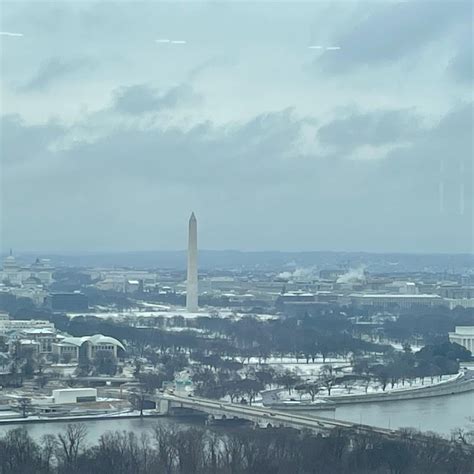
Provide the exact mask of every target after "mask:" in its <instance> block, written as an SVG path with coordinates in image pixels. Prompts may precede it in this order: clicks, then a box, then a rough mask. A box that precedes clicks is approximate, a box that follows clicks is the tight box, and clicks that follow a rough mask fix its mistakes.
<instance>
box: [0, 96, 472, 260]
mask: <svg viewBox="0 0 474 474" xmlns="http://www.w3.org/2000/svg"><path fill="white" fill-rule="evenodd" d="M471 112H472V105H471V104H469V105H465V106H463V107H460V108H458V109H455V110H453V111H452V112H450V113H449V114H447V115H446V116H445V117H444V118H443V119H442V120H441V121H440V122H439V124H437V125H436V126H434V127H432V128H429V129H417V130H415V131H414V132H412V134H411V138H412V143H411V145H410V146H409V147H408V148H405V149H401V150H396V151H394V152H393V153H391V154H389V156H388V157H387V159H386V160H383V161H382V162H356V161H350V160H349V161H348V160H344V159H339V160H335V159H334V158H331V157H325V156H318V155H315V154H305V153H303V152H302V151H301V149H300V148H299V145H298V143H299V138H300V134H301V132H302V130H303V129H304V127H305V126H306V124H307V123H310V122H311V120H306V119H304V118H303V119H301V118H297V117H296V116H295V114H294V112H293V111H291V110H283V111H280V112H273V113H268V114H263V115H261V116H258V117H255V118H253V119H251V120H249V121H247V122H244V123H240V124H237V123H232V124H228V125H225V126H218V127H216V126H214V125H212V124H211V123H209V122H203V123H201V124H199V125H196V126H195V127H193V128H191V129H189V130H183V129H180V128H178V127H173V128H170V127H166V126H165V127H155V128H153V129H147V130H142V129H140V128H139V127H138V126H137V127H136V128H135V127H130V125H127V126H124V127H120V126H118V127H117V126H115V127H114V129H113V130H111V131H110V132H108V133H106V134H105V135H104V136H102V137H101V138H98V139H97V140H95V141H94V142H92V143H84V142H78V143H75V144H73V146H71V147H70V148H68V149H66V150H62V151H51V147H50V145H51V142H53V141H54V140H55V139H56V133H55V132H52V131H51V130H46V129H45V130H44V131H43V141H41V142H38V143H39V149H36V150H35V149H33V148H30V149H29V151H28V150H25V152H27V153H29V156H28V157H27V159H29V160H35V156H36V154H38V153H40V154H41V156H42V163H43V166H44V170H43V171H42V172H39V171H38V169H37V168H34V169H33V170H32V169H31V167H30V166H29V165H28V166H22V167H21V168H19V167H18V163H16V162H11V163H9V165H8V166H6V167H5V170H4V171H5V176H6V183H5V184H6V186H5V187H4V195H3V197H4V204H5V209H7V212H6V213H5V214H6V217H5V219H6V225H5V228H6V229H8V228H10V226H9V225H7V224H13V222H14V220H17V219H19V218H21V216H24V215H25V209H28V215H30V214H31V213H33V214H38V215H41V216H42V218H43V219H44V220H45V221H46V222H50V221H51V222H53V223H54V222H56V216H57V215H60V216H61V222H59V221H58V223H57V225H58V226H61V231H60V232H59V234H58V235H57V236H56V237H54V239H57V241H55V240H54V239H53V240H49V241H48V238H49V239H51V236H50V237H48V236H49V233H48V232H49V231H48V230H47V228H45V227H41V229H40V230H38V234H37V236H36V237H37V238H38V241H39V242H41V241H42V239H44V241H45V242H50V244H51V243H54V245H55V246H60V245H61V244H60V242H61V240H60V239H67V241H68V242H76V243H75V244H74V245H87V246H88V247H92V248H99V247H100V246H101V245H102V244H101V242H104V244H103V245H105V242H107V244H106V245H107V246H109V248H110V246H111V245H112V244H111V243H110V241H109V240H108V238H107V236H109V235H110V234H111V233H113V234H114V235H115V244H113V245H115V246H116V248H117V247H118V248H131V246H133V245H137V242H139V245H140V248H157V247H160V248H170V247H171V248H172V247H173V246H174V247H176V237H172V236H171V235H170V236H169V237H166V238H165V237H164V236H165V235H167V232H168V231H170V229H174V230H173V232H181V231H179V226H180V220H179V219H183V218H185V216H186V214H187V212H188V211H189V209H190V208H191V207H192V208H194V209H195V210H197V212H199V214H200V216H201V217H202V220H203V221H204V222H207V226H208V227H207V230H203V233H202V241H203V242H205V243H206V246H209V247H214V248H217V247H219V243H218V242H222V244H221V245H223V246H224V247H233V246H239V245H238V244H239V242H240V247H244V248H245V247H247V248H259V249H262V248H268V242H267V239H268V238H272V239H273V240H272V241H273V242H276V243H275V244H273V245H276V246H277V248H294V247H293V246H294V245H296V246H297V248H338V249H364V248H367V246H368V245H369V246H370V248H372V249H377V250H394V249H396V250H412V251H413V250H423V251H446V250H448V249H450V250H451V251H467V250H469V248H470V240H471V239H470V235H471V234H470V227H469V226H470V225H471V224H472V222H471V219H470V218H469V215H470V212H472V204H469V203H470V202H471V203H472V188H471V187H470V186H469V185H468V183H466V186H465V193H466V196H465V198H466V203H467V204H466V206H467V207H466V211H465V214H464V215H459V212H458V207H457V203H458V194H459V193H458V189H459V184H460V181H459V179H461V178H460V176H459V164H460V160H462V159H464V160H466V168H465V171H466V172H468V170H469V168H468V161H467V160H469V156H470V155H469V153H470V152H471V149H472V139H471V138H469V137H470V135H469V133H468V129H469V123H470V122H469V120H468V118H469V113H471ZM403 113H404V112H403V111H398V112H393V111H387V112H386V113H384V112H383V111H377V112H375V113H374V117H370V114H364V115H362V118H356V120H355V121H356V122H357V120H360V121H362V122H363V123H367V124H369V128H370V126H371V125H370V124H380V123H383V124H384V126H383V127H382V129H381V130H382V131H381V132H380V134H381V135H385V136H386V137H387V138H386V139H387V140H388V139H389V140H395V139H397V140H402V139H403V133H402V130H404V127H405V125H403V124H402V125H400V123H399V122H400V121H401V122H403V120H402V116H403ZM20 125H21V124H20ZM17 128H18V129H19V130H20V131H22V132H21V133H20V131H18V133H17V134H16V138H15V140H14V141H12V142H10V143H9V144H8V147H9V148H12V149H15V148H16V147H17V144H18V143H19V142H23V141H24V139H25V137H26V136H30V134H31V133H32V131H31V130H30V128H31V127H28V126H26V125H24V124H23V125H21V126H20V127H18V123H17ZM362 128H363V127H362ZM362 128H361V130H362ZM322 129H323V130H326V132H325V133H326V134H327V136H326V139H328V140H329V138H328V137H330V140H333V139H335V138H336V131H335V124H334V123H332V124H327V125H325V126H323V127H322ZM331 129H332V131H331V134H334V135H331V134H329V133H328V130H331ZM391 129H393V130H395V131H396V133H395V134H392V133H389V131H390V130H391ZM384 130H385V131H384ZM34 132H35V133H37V132H38V130H34ZM340 132H341V134H342V135H343V127H341V128H340ZM342 135H341V137H342ZM48 137H49V138H48ZM348 140H349V142H350V143H352V144H354V145H357V144H358V143H359V141H357V140H354V139H353V137H352V136H351V135H350V136H349V139H348ZM48 142H49V143H48ZM363 142H364V143H371V144H377V143H380V140H379V138H378V134H374V135H370V134H369V135H366V136H364V138H363ZM5 151H6V152H7V153H8V152H9V151H8V150H5ZM447 153H449V155H448V154H447ZM440 159H445V160H448V161H447V163H448V164H447V168H448V169H450V168H452V170H451V172H450V174H449V176H446V177H445V179H446V182H447V183H448V184H449V186H447V197H446V199H447V204H446V213H445V214H440V212H439V208H438V196H437V186H438V182H439V179H440V176H439V160H440ZM52 164H54V166H50V165H52ZM105 176H106V177H107V179H106V180H104V177H105ZM44 186H47V188H48V193H42V192H41V189H43V188H44ZM17 189H23V192H22V193H17V192H16V190H17ZM104 193H105V194H104ZM104 195H106V196H107V198H106V199H104ZM170 202H172V203H173V205H172V206H170V205H169V203H170ZM26 203H28V205H27V204H26ZM328 203H330V205H328ZM64 207H67V209H68V212H67V213H63V212H61V209H63V208H64ZM156 212H158V213H159V215H160V219H158V220H156V219H149V218H147V217H146V216H147V215H152V214H153V215H154V214H156ZM14 216H15V217H14ZM33 221H34V219H33ZM80 222H90V223H91V225H93V226H94V233H93V235H90V236H88V237H87V238H86V240H84V236H83V232H80V228H79V227H78V225H79V224H78V223H80ZM235 222H238V229H235V228H234V223H235ZM29 224H32V223H31V221H30V222H29ZM52 225H53V224H52ZM54 225H56V224H54ZM54 225H53V227H54ZM216 225H218V228H216V227H215V226H216ZM38 226H39V224H38ZM131 226H132V227H133V228H134V229H135V232H134V233H133V238H129V237H128V236H127V235H125V234H124V233H123V232H121V231H120V229H122V228H131ZM11 228H14V227H11ZM296 228H298V229H299V230H298V236H295V234H294V232H293V231H290V230H291V229H296ZM316 228H317V229H318V230H317V231H316ZM146 229H148V231H147V230H146ZM244 229H252V232H251V234H249V235H246V234H245V232H244ZM364 229H365V230H364ZM447 229H450V230H449V232H448V230H447ZM452 229H456V232H457V235H458V237H457V240H456V241H453V240H452V238H451V237H452V234H451V231H452ZM237 230H239V231H238V232H237V234H235V232H236V231H237ZM150 231H151V234H150ZM366 231H367V232H369V234H370V237H367V233H366ZM75 235H82V238H81V239H79V240H77V238H76V237H75ZM154 235H160V236H161V238H160V239H161V240H160V242H161V244H160V243H159V242H156V241H154V237H153V236H154ZM173 235H175V234H173ZM271 236H273V237H271ZM12 238H13V237H12V236H9V240H11V239H12ZM17 238H18V236H17ZM137 239H138V240H137ZM367 239H368V240H367ZM252 242H253V243H252ZM295 242H297V243H296V244H295ZM369 242H370V244H369Z"/></svg>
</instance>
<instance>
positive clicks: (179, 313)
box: [67, 304, 277, 321]
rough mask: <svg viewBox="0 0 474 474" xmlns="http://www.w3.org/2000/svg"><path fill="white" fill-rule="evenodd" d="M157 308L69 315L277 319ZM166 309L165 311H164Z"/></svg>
mask: <svg viewBox="0 0 474 474" xmlns="http://www.w3.org/2000/svg"><path fill="white" fill-rule="evenodd" d="M155 306H157V307H153V308H150V304H148V305H147V309H142V308H133V309H129V310H125V311H103V310H99V311H89V312H87V313H67V316H68V317H69V318H71V319H72V318H77V317H79V316H94V317H96V318H102V319H115V320H119V321H120V320H127V319H137V318H158V317H162V318H169V319H171V318H175V317H182V318H184V319H196V318H223V319H242V318H245V317H249V316H252V317H253V318H257V319H259V320H261V321H268V320H271V319H277V316H275V315H273V314H251V315H249V314H247V313H238V312H234V311H232V310H230V309H226V308H224V309H220V310H218V311H213V310H211V311H208V310H204V309H203V310H202V311H198V312H196V313H188V312H187V311H186V309H185V308H174V307H166V306H163V305H155ZM164 308H165V309H164Z"/></svg>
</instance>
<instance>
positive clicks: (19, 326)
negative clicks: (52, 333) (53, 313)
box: [0, 319, 54, 335]
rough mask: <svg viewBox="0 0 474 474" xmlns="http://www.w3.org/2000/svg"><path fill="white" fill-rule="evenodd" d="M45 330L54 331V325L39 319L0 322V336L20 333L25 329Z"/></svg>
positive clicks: (3, 320) (4, 320)
mask: <svg viewBox="0 0 474 474" xmlns="http://www.w3.org/2000/svg"><path fill="white" fill-rule="evenodd" d="M39 328H47V329H52V330H54V324H53V323H52V322H50V321H44V320H41V319H2V320H0V335H4V334H8V333H12V332H21V331H23V330H26V329H39Z"/></svg>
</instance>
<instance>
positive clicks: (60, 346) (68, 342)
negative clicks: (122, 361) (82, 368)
mask: <svg viewBox="0 0 474 474" xmlns="http://www.w3.org/2000/svg"><path fill="white" fill-rule="evenodd" d="M51 346H52V353H53V354H56V355H57V356H58V357H59V359H60V360H64V359H66V358H68V359H69V360H71V361H78V360H80V359H84V360H85V359H89V360H92V359H94V357H95V355H96V353H97V352H98V351H107V352H111V353H112V354H113V355H114V357H117V353H118V349H122V350H125V347H124V346H123V344H122V343H121V342H120V341H118V340H117V339H114V338H113V337H109V336H104V335H102V334H95V335H94V336H82V337H65V338H64V339H62V340H61V341H60V342H53V343H52V345H51Z"/></svg>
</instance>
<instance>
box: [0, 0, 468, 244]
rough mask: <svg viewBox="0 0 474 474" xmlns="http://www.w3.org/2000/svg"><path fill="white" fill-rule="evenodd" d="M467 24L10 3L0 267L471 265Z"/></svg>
mask: <svg viewBox="0 0 474 474" xmlns="http://www.w3.org/2000/svg"><path fill="white" fill-rule="evenodd" d="M472 5H473V4H472V2H471V1H455V0H454V1H449V2H448V1H440V2H437V1H424V0H423V1H415V0H413V1H406V2H400V1H383V0H381V1H371V2H365V1H364V2H362V1H361V2H358V1H344V2H339V1H331V2H319V1H313V2H302V3H298V2H295V1H291V2H290V1H288V2H277V3H272V2H267V1H260V2H237V1H232V2H231V1H216V2H211V3H204V2H179V1H177V2H151V1H148V2H146V1H145V2H135V1H128V2H109V1H103V2H98V3H94V2H90V1H80V2H71V1H66V0H65V1H62V2H51V3H45V2H23V1H15V2H11V3H9V2H2V3H1V4H0V9H1V12H0V13H1V14H0V32H1V33H0V47H1V48H0V49H1V53H0V54H1V58H0V60H1V71H2V74H1V126H0V132H1V137H0V138H1V156H0V158H1V162H0V163H1V167H0V179H1V181H0V185H1V187H0V217H1V220H0V224H1V228H0V238H1V239H0V248H1V249H3V250H6V249H8V248H10V247H12V248H13V249H17V250H37V251H45V252H46V251H55V252H81V251H126V250H171V249H182V248H185V246H186V241H187V236H186V232H187V221H188V218H189V215H190V213H191V212H192V211H194V212H195V213H196V216H197V219H198V226H199V246H200V248H206V249H240V250H286V251H288V250H290V251H302V250H335V251H374V252H423V253H437V252H443V253H460V252H472V250H473V235H474V230H473V202H474V199H473V186H472V183H473V166H472V159H473V139H472V130H473V92H472V91H473V64H472V57H473V51H472V49H473V29H472V28H473V27H472V24H473V10H472V8H473V6H472Z"/></svg>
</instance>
